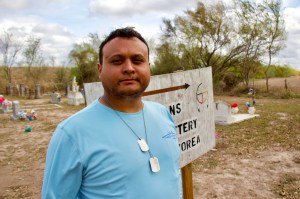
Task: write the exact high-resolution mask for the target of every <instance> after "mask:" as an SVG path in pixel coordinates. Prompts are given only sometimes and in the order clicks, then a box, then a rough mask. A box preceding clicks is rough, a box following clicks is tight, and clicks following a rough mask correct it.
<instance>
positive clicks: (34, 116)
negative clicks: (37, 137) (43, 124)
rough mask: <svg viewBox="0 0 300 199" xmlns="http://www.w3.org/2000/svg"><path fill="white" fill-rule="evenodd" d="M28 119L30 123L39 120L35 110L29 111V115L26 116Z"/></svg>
mask: <svg viewBox="0 0 300 199" xmlns="http://www.w3.org/2000/svg"><path fill="white" fill-rule="evenodd" d="M26 118H27V119H28V120H29V121H32V120H37V114H36V113H35V111H34V110H31V111H28V112H27V114H26Z"/></svg>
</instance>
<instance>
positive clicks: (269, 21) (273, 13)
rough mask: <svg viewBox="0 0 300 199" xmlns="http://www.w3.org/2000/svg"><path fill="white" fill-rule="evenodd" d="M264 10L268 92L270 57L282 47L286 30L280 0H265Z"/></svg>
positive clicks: (267, 84) (267, 85)
mask: <svg viewBox="0 0 300 199" xmlns="http://www.w3.org/2000/svg"><path fill="white" fill-rule="evenodd" d="M264 6H265V9H266V10H267V12H266V20H265V28H266V38H267V44H266V49H267V55H268V65H267V67H266V69H265V71H264V73H265V77H266V88H267V92H269V74H268V71H269V69H270V67H271V66H272V57H273V55H276V54H277V53H278V52H279V51H280V50H281V49H282V48H284V43H283V41H284V40H285V39H286V31H285V26H284V19H283V17H282V13H281V6H282V2H281V0H265V1H264Z"/></svg>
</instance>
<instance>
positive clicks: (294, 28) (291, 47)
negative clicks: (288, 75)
mask: <svg viewBox="0 0 300 199" xmlns="http://www.w3.org/2000/svg"><path fill="white" fill-rule="evenodd" d="M284 17H285V24H286V31H287V40H286V42H285V44H286V48H285V49H283V50H282V51H281V52H280V53H279V55H278V56H276V59H275V60H276V62H277V63H279V64H282V65H283V64H287V65H289V66H291V67H293V68H295V69H298V70H300V62H299V57H300V39H299V38H300V7H297V8H286V9H285V10H284ZM275 60H274V61H275Z"/></svg>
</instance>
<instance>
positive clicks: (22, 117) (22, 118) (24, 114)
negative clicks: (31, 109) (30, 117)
mask: <svg viewBox="0 0 300 199" xmlns="http://www.w3.org/2000/svg"><path fill="white" fill-rule="evenodd" d="M17 117H18V118H19V119H20V120H25V119H26V118H27V113H26V112H25V111H19V112H18V113H17Z"/></svg>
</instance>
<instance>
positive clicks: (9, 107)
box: [0, 72, 300, 199]
mask: <svg viewBox="0 0 300 199" xmlns="http://www.w3.org/2000/svg"><path fill="white" fill-rule="evenodd" d="M182 75H183V73H174V74H173V76H171V77H169V76H164V77H157V78H164V79H168V80H167V81H162V79H156V80H155V81H153V84H151V85H150V86H149V89H148V90H147V91H146V93H147V92H148V93H151V92H152V91H153V90H160V89H159V85H158V84H157V82H164V84H163V85H164V87H172V88H174V86H175V87H176V85H181V84H182V83H183V82H186V80H189V79H190V80H192V79H199V80H201V81H196V83H195V84H194V83H193V82H192V81H190V82H187V83H188V84H189V87H188V88H186V89H181V90H173V91H170V92H172V95H171V96H169V94H166V93H165V94H164V93H162V94H161V95H148V96H145V97H144V98H145V99H150V100H156V101H160V102H161V103H163V104H165V105H166V107H168V108H169V110H170V113H171V114H172V115H173V117H174V119H175V121H176V123H177V128H176V129H177V134H178V137H179V141H180V143H179V144H180V145H179V147H180V150H181V153H182V159H181V163H180V164H181V167H182V168H185V167H187V166H188V167H189V168H191V170H192V191H193V195H194V198H195V199H198V198H246V196H251V198H282V195H285V196H286V198H293V197H294V196H299V195H297V194H298V193H299V192H297V191H298V190H299V183H300V181H299V179H300V166H299V165H300V154H299V145H300V137H299V133H300V132H299V131H300V122H299V112H300V107H299V104H300V100H299V98H292V99H270V98H265V97H261V96H257V97H256V99H255V101H256V102H255V104H254V103H253V99H252V97H251V96H249V95H248V93H245V95H243V96H239V97H237V96H225V95H221V96H219V95H214V96H213V93H211V92H210V91H211V89H210V88H209V87H210V86H211V85H209V79H208V81H207V82H206V78H203V77H201V73H196V72H190V73H184V75H183V77H182ZM198 75H200V76H199V78H198V77H197V76H198ZM174 80H175V81H174ZM155 82H156V83H155ZM69 85H70V86H69V88H67V89H66V92H60V91H55V92H47V93H43V92H42V91H38V90H39V89H40V87H39V86H37V87H36V90H37V91H34V92H32V93H31V95H32V96H33V97H30V98H29V97H27V96H29V94H30V92H29V91H27V92H25V91H26V89H24V96H23V97H21V96H18V97H17V96H15V95H13V96H11V95H10V94H1V96H0V102H1V109H0V110H1V113H0V121H1V122H0V167H1V170H0V176H1V181H0V198H33V199H35V198H39V197H40V191H41V184H42V176H43V169H44V165H45V154H46V150H47V146H48V143H49V140H50V138H51V136H52V134H53V132H54V130H55V128H56V125H57V124H58V123H59V122H60V121H62V120H64V119H66V118H67V117H69V116H71V115H72V114H74V113H75V112H77V111H79V110H80V109H82V108H84V107H85V103H87V105H88V104H89V103H90V102H91V101H93V100H94V99H95V97H96V98H97V93H98V94H99V92H100V93H101V87H100V85H101V84H100V83H98V82H97V83H93V84H86V85H84V86H85V89H84V90H85V92H81V89H80V88H79V87H78V85H77V82H76V78H73V80H72V82H71V83H70V84H69ZM90 86H94V87H93V89H92V90H93V91H94V92H92V93H94V94H96V96H92V94H91V92H90V91H91V89H90V88H89V87H90ZM20 88H21V85H20ZM8 90H9V91H11V92H14V93H17V89H15V88H11V87H8ZM19 90H21V89H19ZM189 92H190V93H189ZM36 93H37V94H36ZM70 93H71V94H70ZM195 94H196V95H195ZM20 95H21V92H20ZM190 96H196V98H195V104H193V103H192V101H191V100H190V99H191V98H192V97H190ZM187 99H188V100H187ZM164 100H166V101H164ZM250 107H255V112H251V111H250ZM207 124H208V125H207ZM170 136H171V135H170ZM287 180H290V181H287ZM254 182H255V183H254ZM296 192H297V193H296ZM289 196H291V197H289ZM294 198H295V197H294Z"/></svg>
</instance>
